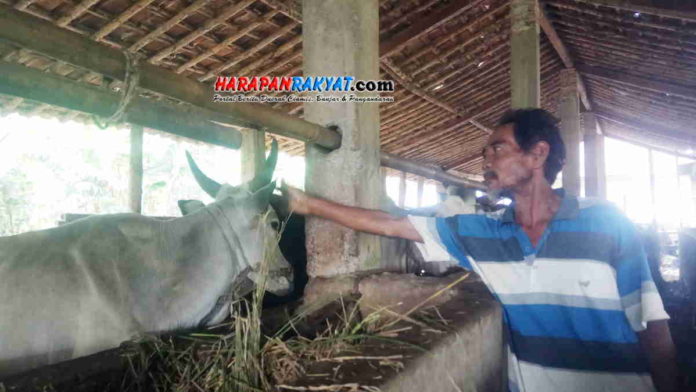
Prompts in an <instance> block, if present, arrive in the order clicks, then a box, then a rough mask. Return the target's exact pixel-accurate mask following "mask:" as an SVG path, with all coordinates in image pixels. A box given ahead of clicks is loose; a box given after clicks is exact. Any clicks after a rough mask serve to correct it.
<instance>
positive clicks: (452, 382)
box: [279, 273, 507, 392]
mask: <svg viewBox="0 0 696 392" xmlns="http://www.w3.org/2000/svg"><path fill="white" fill-rule="evenodd" d="M463 276H464V274H462V273H459V274H454V275H450V276H448V277H444V278H432V277H417V276H414V275H407V274H391V273H383V274H375V275H364V274H363V275H357V274H354V275H350V276H343V277H337V278H322V279H321V281H318V282H317V281H316V279H315V281H314V282H310V285H309V286H308V292H309V294H310V295H309V297H308V298H315V299H322V300H329V299H330V298H334V299H335V298H336V296H337V295H342V294H343V295H345V294H350V295H351V296H352V297H356V296H360V297H361V298H360V300H359V306H360V309H361V313H363V314H367V313H370V312H371V311H374V309H376V308H383V307H387V308H388V309H390V310H392V311H394V312H397V313H402V314H403V313H404V312H407V311H409V310H411V309H412V308H413V307H414V306H416V305H419V304H422V303H423V302H424V300H426V299H428V298H429V297H431V296H432V295H433V294H435V293H438V291H441V290H442V289H444V288H447V287H448V286H451V285H452V284H453V283H456V285H454V286H453V287H452V288H449V289H447V290H446V291H443V292H442V293H441V294H439V295H438V296H437V298H435V299H434V300H433V301H432V303H430V302H428V303H427V304H426V305H425V306H424V307H428V306H434V305H435V306H437V309H438V312H439V314H440V315H441V316H442V318H443V319H445V320H446V325H445V326H444V328H442V329H441V330H440V331H437V330H433V329H431V328H427V326H422V325H421V326H419V325H418V324H417V323H415V324H414V323H412V322H405V321H399V322H398V323H397V324H395V325H394V326H393V329H395V330H400V329H403V332H399V334H398V336H397V337H396V339H397V340H398V341H400V342H404V343H405V344H403V345H399V344H386V343H383V342H365V343H364V344H361V345H360V346H359V347H357V348H356V350H357V351H359V353H355V352H351V355H352V357H353V358H358V359H356V360H351V361H343V362H340V363H331V362H330V361H328V362H326V361H323V362H322V361H317V362H314V363H307V364H304V366H305V369H306V374H307V376H305V377H302V378H301V379H299V380H297V381H296V382H293V383H292V385H288V386H286V387H287V388H283V387H280V388H279V389H280V390H314V389H317V388H322V387H326V386H327V385H331V386H334V387H336V386H340V385H345V386H349V385H350V386H352V387H356V386H357V387H359V388H362V389H356V390H371V388H379V390H381V391H393V392H397V391H399V392H408V391H414V392H416V391H418V392H421V391H486V392H488V391H504V390H506V389H507V373H506V363H507V361H506V357H505V350H504V341H503V326H502V310H501V307H500V305H499V304H498V302H497V301H496V300H495V299H494V298H493V297H492V296H491V295H490V293H489V292H488V290H487V288H486V287H485V285H484V284H483V283H482V282H481V281H480V280H479V279H478V277H477V276H476V275H474V274H471V275H469V276H467V277H466V279H464V280H461V279H460V278H462V277H463ZM314 290H316V291H314ZM313 291H314V292H313ZM327 293H330V295H329V294H327ZM322 294H323V296H322ZM307 306H309V305H307ZM415 346H418V347H420V348H422V349H418V348H415ZM423 349H424V350H423ZM351 350H352V349H351ZM387 357H389V358H399V359H398V362H399V366H392V367H384V366H380V363H379V362H380V361H379V360H375V358H387ZM361 358H362V359H361ZM369 358H373V359H369ZM321 374H327V376H325V377H317V375H321ZM328 374H330V376H328ZM310 375H311V376H310Z"/></svg>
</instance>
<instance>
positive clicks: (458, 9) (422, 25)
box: [379, 0, 483, 58]
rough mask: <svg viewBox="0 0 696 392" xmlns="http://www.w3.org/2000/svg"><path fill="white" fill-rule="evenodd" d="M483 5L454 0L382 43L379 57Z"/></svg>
mask: <svg viewBox="0 0 696 392" xmlns="http://www.w3.org/2000/svg"><path fill="white" fill-rule="evenodd" d="M481 3H483V1H482V0H476V1H471V0H454V1H452V2H450V3H449V4H448V5H446V6H444V7H442V8H440V9H437V10H435V11H433V12H432V13H431V14H429V15H428V16H426V17H424V18H422V19H419V20H418V21H416V23H414V24H412V25H411V26H410V27H408V28H407V29H406V30H404V31H402V32H400V33H397V34H396V35H394V36H393V37H390V38H389V39H387V40H385V41H384V42H382V43H381V44H380V46H379V57H380V58H384V57H387V56H389V55H391V54H394V53H395V52H397V51H399V50H400V49H402V48H403V47H404V46H406V45H408V43H409V42H411V41H413V40H415V39H417V38H419V37H422V36H423V35H425V34H427V33H429V32H431V31H433V30H435V29H436V28H438V27H440V26H442V25H443V24H445V23H447V22H449V21H450V20H452V19H453V18H456V17H457V16H459V15H461V14H462V13H464V12H466V11H467V10H470V9H471V8H473V7H475V6H477V5H479V4H481Z"/></svg>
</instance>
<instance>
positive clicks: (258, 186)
mask: <svg viewBox="0 0 696 392" xmlns="http://www.w3.org/2000/svg"><path fill="white" fill-rule="evenodd" d="M186 158H187V159H188V163H189V167H190V169H191V172H192V173H193V176H194V177H195V179H196V182H198V185H200V187H201V188H203V190H204V191H205V192H206V193H207V194H209V195H210V196H211V197H213V198H215V203H213V204H220V205H223V204H224V205H225V207H224V208H225V209H226V210H225V217H226V218H227V222H228V223H229V224H230V226H234V227H232V230H233V231H234V233H235V236H236V237H237V238H238V240H239V241H238V244H239V247H240V248H241V249H239V250H238V252H241V256H242V257H243V258H244V259H246V260H247V262H248V263H249V265H250V267H251V270H250V271H248V272H249V273H248V275H247V278H249V279H250V280H251V281H253V282H254V283H256V284H260V283H264V284H265V287H266V289H267V290H268V291H270V292H272V293H273V294H277V295H285V294H287V293H288V292H289V291H290V290H291V289H292V276H293V275H292V269H291V267H290V264H289V263H288V262H287V261H286V260H285V258H284V257H283V255H282V253H281V252H280V249H279V248H278V236H279V228H280V222H279V220H278V216H277V215H276V212H275V210H274V209H273V208H271V207H270V199H271V196H272V194H273V190H274V188H275V182H271V179H272V177H273V171H274V169H275V165H276V162H277V159H278V143H277V142H276V141H275V140H273V144H272V147H271V153H270V155H269V156H268V158H267V159H266V162H265V165H264V168H263V170H261V172H260V173H259V174H258V175H257V176H256V177H254V179H252V180H251V181H249V182H247V183H245V184H242V185H240V186H237V187H235V186H232V185H229V184H220V183H218V182H216V181H215V180H213V179H211V178H210V177H208V176H207V175H205V174H204V173H203V171H202V170H201V169H200V168H199V167H198V165H197V164H196V162H195V161H194V160H193V158H192V157H191V155H190V154H189V153H188V152H187V153H186ZM213 204H211V205H209V206H207V207H206V206H205V205H204V204H203V203H202V202H200V201H197V200H180V201H179V208H180V209H181V212H182V214H184V215H187V214H190V213H193V212H195V211H198V210H201V209H204V208H209V209H210V208H213V207H212V206H213Z"/></svg>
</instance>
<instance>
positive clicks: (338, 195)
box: [302, 0, 382, 277]
mask: <svg viewBox="0 0 696 392" xmlns="http://www.w3.org/2000/svg"><path fill="white" fill-rule="evenodd" d="M302 7H303V8H302V16H303V24H302V37H303V38H302V39H303V42H302V47H303V57H304V75H305V76H343V75H345V76H353V77H355V78H356V79H379V4H378V0H323V1H316V0H303V2H302ZM356 94H360V93H356ZM368 94H369V93H368ZM334 95H336V96H341V95H343V93H334ZM304 118H305V120H308V121H311V122H314V123H317V124H320V125H325V126H331V125H333V126H336V127H337V128H338V130H339V132H340V133H341V134H342V136H343V138H342V144H341V147H340V148H338V149H337V150H334V151H332V152H327V151H326V150H324V149H322V148H320V147H316V146H314V145H309V144H308V145H306V158H307V166H306V167H307V169H306V177H305V178H306V180H305V184H306V189H307V191H308V192H309V193H311V194H314V195H318V196H321V197H324V198H327V199H331V200H334V201H337V202H339V203H343V204H347V205H352V206H360V207H364V208H379V201H380V195H381V192H380V190H381V187H382V184H381V176H380V170H379V168H380V160H379V106H378V105H377V104H375V103H352V102H346V103H340V104H337V103H325V102H324V103H315V102H313V103H306V104H305V106H304ZM306 232H307V273H308V274H309V276H310V277H317V276H331V275H337V274H341V273H349V272H354V271H359V270H368V269H375V268H379V266H380V258H381V254H380V245H379V238H378V237H376V236H371V235H368V234H363V233H357V232H354V231H352V230H348V229H346V228H343V227H341V226H338V225H336V224H333V223H331V222H328V221H325V220H320V219H313V218H310V219H308V220H307V226H306Z"/></svg>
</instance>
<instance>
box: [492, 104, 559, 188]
mask: <svg viewBox="0 0 696 392" xmlns="http://www.w3.org/2000/svg"><path fill="white" fill-rule="evenodd" d="M505 124H512V125H513V130H514V134H515V141H516V142H517V144H518V145H519V146H520V148H521V149H522V151H524V152H528V151H529V150H531V149H532V147H534V146H535V145H536V144H537V143H538V142H546V143H548V145H549V156H548V157H547V158H546V162H545V163H544V177H546V181H548V182H549V184H553V183H554V181H556V176H557V175H558V172H560V171H561V169H562V168H563V164H564V163H565V158H566V151H565V145H564V144H563V139H561V132H560V131H559V129H558V120H557V119H556V118H555V117H554V116H552V115H551V113H549V112H547V111H546V110H544V109H517V110H511V111H509V112H507V113H505V114H504V115H503V117H501V119H500V121H499V122H498V125H505Z"/></svg>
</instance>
